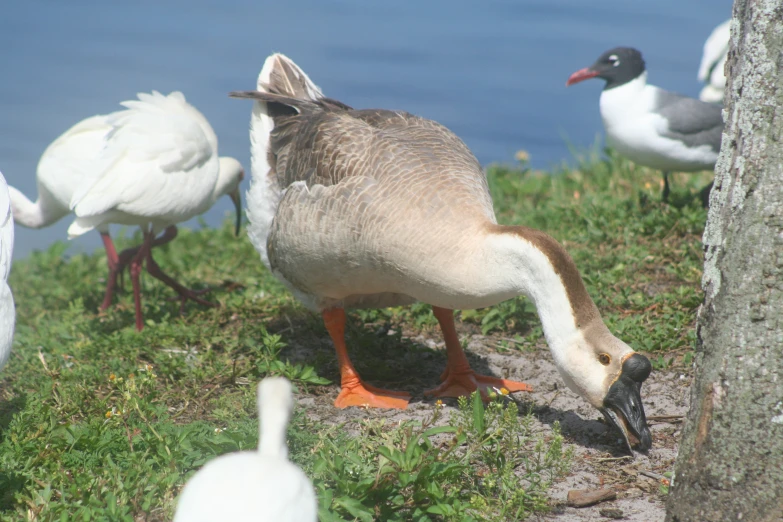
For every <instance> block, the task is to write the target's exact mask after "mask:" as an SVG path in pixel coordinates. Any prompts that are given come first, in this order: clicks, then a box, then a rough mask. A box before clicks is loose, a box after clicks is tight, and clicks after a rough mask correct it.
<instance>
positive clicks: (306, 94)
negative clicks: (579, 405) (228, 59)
mask: <svg viewBox="0 0 783 522" xmlns="http://www.w3.org/2000/svg"><path fill="white" fill-rule="evenodd" d="M257 88H258V90H257V91H247V92H234V93H232V94H231V95H232V96H234V97H238V98H250V99H254V100H256V103H255V104H254V106H253V112H252V116H251V123H250V125H251V129H250V141H251V153H252V172H253V179H252V182H251V186H250V190H249V191H248V198H247V202H248V217H249V221H250V225H249V226H248V233H249V236H250V239H251V241H252V242H253V244H254V245H255V247H256V249H257V250H258V251H259V252H260V254H261V259H262V260H263V262H264V264H266V265H267V267H269V269H270V270H271V271H272V272H273V273H274V274H275V275H276V276H277V277H278V278H279V279H280V280H281V281H283V282H284V283H285V284H286V285H287V286H288V287H289V288H290V289H291V291H292V292H293V293H294V294H295V295H296V296H297V298H299V299H300V300H301V301H302V302H303V303H304V304H305V305H306V306H308V307H310V308H311V309H314V310H316V311H319V312H320V313H321V314H322V316H323V319H324V323H325V325H326V328H327V330H328V331H329V334H330V336H331V338H332V341H333V342H334V345H335V348H336V350H337V357H338V360H339V364H340V372H341V381H342V382H341V384H342V391H341V393H340V395H339V396H338V398H337V400H336V401H335V406H337V407H346V406H357V405H368V406H375V407H387V408H388V407H391V408H404V407H406V406H407V403H408V398H409V395H408V394H407V393H400V392H391V391H387V390H381V389H378V388H374V387H372V386H369V385H367V384H365V383H363V382H362V380H361V379H360V377H359V375H358V374H357V373H356V370H355V369H354V367H353V365H352V364H351V361H350V359H349V357H348V353H347V350H346V346H345V337H344V326H345V311H344V310H345V309H346V308H379V307H386V306H396V305H403V304H409V303H412V302H414V301H422V302H425V303H429V304H430V305H432V307H433V311H434V313H435V316H436V317H437V319H438V322H439V323H440V327H441V330H442V332H443V336H444V339H445V341H446V349H447V355H448V363H447V368H446V370H445V371H444V373H443V375H442V377H441V378H442V380H443V382H442V384H441V385H440V386H438V387H437V388H435V389H434V390H431V391H429V392H427V393H428V394H430V395H434V396H438V397H454V396H459V395H463V394H466V393H470V392H472V391H474V390H476V389H479V390H482V391H484V390H486V388H488V387H501V386H502V387H505V388H507V389H509V390H510V391H521V390H530V387H529V386H528V385H526V384H524V383H520V382H514V381H508V380H504V379H498V378H495V377H487V376H483V375H478V374H476V373H475V372H474V371H473V370H472V369H471V368H470V366H469V364H468V361H467V359H466V357H465V354H464V353H463V351H462V348H461V346H460V343H459V340H458V338H457V334H456V331H455V327H454V316H453V313H452V310H454V309H470V308H481V307H486V306H491V305H494V304H497V303H499V302H501V301H504V300H506V299H510V298H512V297H515V296H518V295H525V296H527V297H528V298H530V299H532V300H533V302H534V303H535V305H536V308H537V310H538V314H539V316H540V318H541V322H542V325H543V330H544V335H545V336H546V340H547V342H548V344H549V346H550V349H551V351H552V354H553V356H554V361H555V364H556V365H557V368H558V369H559V371H560V374H561V375H562V377H563V380H564V381H565V382H566V384H567V385H568V386H569V387H570V388H571V389H572V390H573V391H575V392H576V393H578V394H579V395H581V396H582V397H584V398H585V399H586V400H587V401H588V402H589V403H590V404H592V405H593V406H595V407H596V408H598V409H599V410H600V411H601V412H602V413H603V414H604V415H605V416H606V417H607V419H609V420H610V421H611V422H612V423H613V424H614V425H615V426H617V428H618V429H619V430H620V431H621V432H622V433H623V436H624V438H625V440H626V443H628V445H629V447H630V445H631V441H638V443H639V447H640V449H643V450H646V449H648V448H649V447H650V445H651V436H650V431H649V428H648V427H647V421H646V419H645V415H644V408H643V406H642V400H641V395H640V389H641V384H642V382H643V381H644V380H645V379H646V378H647V376H648V375H649V373H650V369H651V366H650V362H649V361H648V360H647V358H646V357H644V356H643V355H641V354H638V353H635V352H634V351H633V350H632V349H631V348H630V347H629V346H628V345H627V344H625V343H624V342H622V341H621V340H619V339H618V338H616V337H615V336H614V335H612V334H611V332H609V330H608V329H607V327H606V325H605V324H604V322H603V321H602V319H601V315H600V314H599V312H598V309H597V308H596V306H595V303H593V300H592V299H591V298H590V296H589V295H588V293H587V290H586V289H585V285H584V283H583V282H582V278H581V276H580V275H579V271H578V270H577V268H576V265H575V264H574V262H573V260H572V259H571V257H570V256H569V255H568V253H567V252H566V251H565V249H563V247H562V246H560V244H559V243H557V241H555V240H554V239H553V238H551V237H550V236H548V235H546V234H544V233H543V232H539V231H537V230H533V229H530V228H526V227H520V226H501V225H498V224H497V220H496V219H495V214H494V211H493V207H492V200H491V198H490V194H489V190H488V187H487V180H486V177H485V175H484V173H483V172H482V169H481V167H480V165H479V163H478V161H477V160H476V158H475V157H474V156H473V154H472V153H471V152H470V150H469V149H468V147H467V146H466V145H465V144H464V143H463V142H462V141H461V140H460V139H459V138H458V137H457V136H455V135H454V134H453V133H451V132H450V131H449V130H448V129H446V128H445V127H443V126H442V125H440V124H438V123H436V122H434V121H431V120H427V119H424V118H420V117H417V116H414V115H412V114H408V113H406V112H403V111H390V110H380V109H371V110H354V109H352V108H350V107H348V106H347V105H345V104H343V103H340V102H338V101H335V100H332V99H329V98H326V97H324V96H323V94H322V92H321V90H320V89H319V88H318V86H316V85H315V84H314V83H313V82H312V81H311V80H310V78H309V77H308V76H307V75H306V74H305V73H304V71H302V69H300V68H299V67H298V66H297V65H296V64H295V63H294V62H293V61H291V60H290V59H288V58H287V57H285V56H283V55H281V54H274V55H272V56H270V57H269V58H267V60H266V62H265V63H264V66H263V69H262V70H261V73H260V75H259V77H258V87H257Z"/></svg>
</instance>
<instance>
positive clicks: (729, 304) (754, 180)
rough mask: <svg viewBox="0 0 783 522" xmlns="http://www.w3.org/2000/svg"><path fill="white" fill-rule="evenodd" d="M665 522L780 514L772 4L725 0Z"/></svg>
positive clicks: (780, 46)
mask: <svg viewBox="0 0 783 522" xmlns="http://www.w3.org/2000/svg"><path fill="white" fill-rule="evenodd" d="M727 70H728V72H729V74H728V75H727V76H728V78H729V80H728V84H727V90H726V98H725V104H726V105H725V106H726V110H725V111H724V115H725V119H726V126H725V131H724V136H723V145H722V148H721V154H720V158H719V159H718V164H717V165H716V168H715V187H714V189H713V191H712V195H711V199H710V210H709V217H708V219H707V227H706V229H705V231H704V246H705V263H704V278H703V280H702V286H703V287H704V290H705V292H706V296H705V301H704V304H703V306H702V308H701V311H700V314H699V319H698V325H697V328H698V338H699V346H698V348H697V354H696V358H695V362H696V376H695V381H694V384H693V390H692V392H691V407H690V411H689V413H688V419H687V422H686V424H685V428H684V433H683V439H682V442H681V445H680V453H679V455H678V456H677V462H676V465H675V478H674V485H673V487H672V490H671V494H670V497H669V502H668V506H667V507H668V516H667V518H666V520H667V521H669V522H686V521H688V522H690V521H699V522H701V521H713V520H715V521H724V520H743V521H772V520H774V521H780V520H783V2H782V1H781V0H735V3H734V12H733V20H732V24H731V45H730V52H729V59H728V62H727Z"/></svg>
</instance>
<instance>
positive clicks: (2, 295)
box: [0, 172, 16, 370]
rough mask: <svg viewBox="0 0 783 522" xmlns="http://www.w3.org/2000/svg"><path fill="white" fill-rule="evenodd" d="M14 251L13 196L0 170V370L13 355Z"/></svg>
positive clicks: (14, 311)
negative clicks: (11, 275) (11, 284)
mask: <svg viewBox="0 0 783 522" xmlns="http://www.w3.org/2000/svg"><path fill="white" fill-rule="evenodd" d="M13 253H14V216H13V214H12V213H11V198H10V197H9V195H8V186H7V185H6V183H5V178H4V177H3V174H2V173H1V172H0V370H2V369H3V366H5V363H7V362H8V357H9V356H10V355H11V343H12V342H13V339H14V326H15V325H16V310H15V308H14V296H13V295H12V294H11V289H10V288H9V287H8V273H9V272H10V271H11V257H12V256H13Z"/></svg>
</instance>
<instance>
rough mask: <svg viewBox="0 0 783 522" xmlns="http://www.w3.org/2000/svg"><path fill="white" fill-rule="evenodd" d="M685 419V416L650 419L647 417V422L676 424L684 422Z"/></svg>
mask: <svg viewBox="0 0 783 522" xmlns="http://www.w3.org/2000/svg"><path fill="white" fill-rule="evenodd" d="M684 418H685V416H684V415H650V416H649V417H647V420H648V421H655V422H669V423H675V422H682V420H683V419H684Z"/></svg>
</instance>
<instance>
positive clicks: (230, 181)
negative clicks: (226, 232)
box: [214, 156, 245, 236]
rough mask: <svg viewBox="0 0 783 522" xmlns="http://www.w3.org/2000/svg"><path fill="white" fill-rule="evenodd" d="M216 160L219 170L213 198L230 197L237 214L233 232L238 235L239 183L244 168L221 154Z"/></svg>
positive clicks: (239, 215) (240, 214) (240, 206)
mask: <svg viewBox="0 0 783 522" xmlns="http://www.w3.org/2000/svg"><path fill="white" fill-rule="evenodd" d="M218 162H219V164H220V171H219V172H218V180H217V183H216V184H215V191H214V199H215V200H217V199H219V198H220V197H221V196H225V195H228V197H230V198H231V201H232V202H233V203H234V208H235V210H236V215H237V220H236V226H235V228H234V233H235V234H236V235H237V236H238V235H239V228H240V227H241V225H242V197H241V196H240V195H239V184H240V183H241V182H242V180H243V179H244V178H245V169H243V168H242V164H241V163H239V161H237V160H236V159H234V158H231V157H228V156H221V157H220V158H219V160H218Z"/></svg>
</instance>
